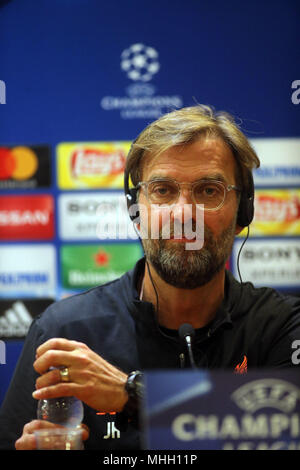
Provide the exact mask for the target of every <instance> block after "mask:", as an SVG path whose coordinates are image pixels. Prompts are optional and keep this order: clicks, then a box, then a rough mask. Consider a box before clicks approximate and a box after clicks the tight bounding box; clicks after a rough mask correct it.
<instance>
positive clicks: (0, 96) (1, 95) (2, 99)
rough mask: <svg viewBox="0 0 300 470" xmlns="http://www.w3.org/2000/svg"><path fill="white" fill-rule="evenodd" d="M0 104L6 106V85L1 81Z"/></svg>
mask: <svg viewBox="0 0 300 470" xmlns="http://www.w3.org/2000/svg"><path fill="white" fill-rule="evenodd" d="M0 104H6V85H5V82H4V81H3V80H0Z"/></svg>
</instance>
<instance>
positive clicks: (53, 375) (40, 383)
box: [35, 369, 61, 388]
mask: <svg viewBox="0 0 300 470" xmlns="http://www.w3.org/2000/svg"><path fill="white" fill-rule="evenodd" d="M58 382H61V377H60V370H59V369H52V370H50V371H49V372H46V373H45V374H43V375H41V376H40V377H38V378H37V379H36V382H35V387H36V388H44V387H49V385H54V384H57V383H58Z"/></svg>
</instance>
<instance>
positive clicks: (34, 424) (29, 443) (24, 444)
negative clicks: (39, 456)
mask: <svg viewBox="0 0 300 470" xmlns="http://www.w3.org/2000/svg"><path fill="white" fill-rule="evenodd" d="M55 427H60V426H58V425H57V424H54V423H50V421H42V420H39V419H34V420H33V421H30V422H29V423H27V424H25V426H24V428H23V434H22V436H21V437H20V438H19V439H17V440H16V442H15V448H16V450H34V449H36V441H35V436H34V431H37V430H38V429H49V428H55Z"/></svg>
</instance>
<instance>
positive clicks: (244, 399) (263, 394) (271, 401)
mask: <svg viewBox="0 0 300 470" xmlns="http://www.w3.org/2000/svg"><path fill="white" fill-rule="evenodd" d="M299 391H300V390H299V388H298V387H296V386H295V385H293V384H292V383H290V382H287V381H285V380H279V379H261V380H255V381H253V382H250V383H247V384H246V385H243V386H242V387H240V388H238V389H237V390H236V391H235V392H234V393H233V394H232V395H231V398H232V400H233V401H234V402H235V403H236V405H237V406H238V407H239V408H241V409H242V410H245V411H247V412H250V413H254V412H256V411H257V410H259V409H261V408H276V409H278V410H280V411H282V412H283V413H290V412H291V411H293V410H294V408H295V407H296V404H297V400H298V399H299V398H300V393H299Z"/></svg>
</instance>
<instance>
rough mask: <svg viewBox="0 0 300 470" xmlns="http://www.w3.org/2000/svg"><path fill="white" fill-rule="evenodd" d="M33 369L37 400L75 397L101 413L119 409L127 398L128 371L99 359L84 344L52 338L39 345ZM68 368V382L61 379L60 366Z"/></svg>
mask: <svg viewBox="0 0 300 470" xmlns="http://www.w3.org/2000/svg"><path fill="white" fill-rule="evenodd" d="M33 366H34V368H35V370H36V371H37V372H38V373H39V374H41V377H39V378H38V379H37V381H36V389H37V390H36V391H35V392H33V397H34V398H36V399H37V400H39V399H46V398H54V397H63V396H75V397H77V398H78V399H80V400H81V401H83V402H84V403H86V404H87V405H88V406H90V407H91V408H94V409H95V410H97V411H101V412H112V411H116V412H118V411H122V409H123V407H124V405H125V403H126V402H127V400H128V395H127V393H126V391H125V383H126V380H127V374H125V373H124V372H122V371H120V370H119V369H117V368H116V367H114V366H112V365H111V364H109V363H108V362H107V361H105V360H104V359H102V358H101V357H100V356H99V355H98V354H96V353H94V352H93V351H92V350H91V349H89V348H88V346H86V345H85V344H83V343H79V342H77V341H71V340H67V339H64V338H52V339H50V340H48V341H46V342H45V343H44V344H42V345H41V346H39V348H38V349H37V352H36V360H35V362H34V364H33ZM62 366H64V367H68V369H69V378H70V381H69V382H61V377H60V371H59V369H52V370H49V369H50V367H57V368H59V367H62Z"/></svg>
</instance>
